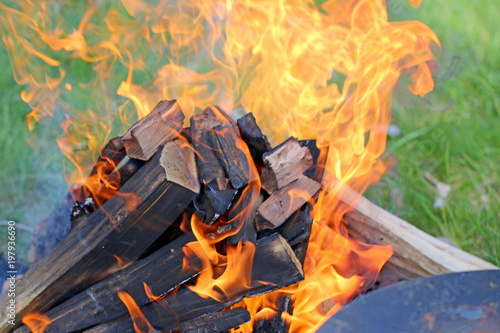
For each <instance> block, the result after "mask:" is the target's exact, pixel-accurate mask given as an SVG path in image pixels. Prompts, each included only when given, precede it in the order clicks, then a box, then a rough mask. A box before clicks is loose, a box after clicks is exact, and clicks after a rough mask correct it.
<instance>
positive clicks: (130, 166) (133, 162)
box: [110, 157, 146, 187]
mask: <svg viewBox="0 0 500 333" xmlns="http://www.w3.org/2000/svg"><path fill="white" fill-rule="evenodd" d="M144 163H146V162H145V161H142V160H138V159H135V158H130V157H126V159H125V160H124V161H123V164H122V163H120V164H122V165H118V166H117V170H115V171H113V173H112V174H111V175H110V178H111V177H112V176H114V175H115V174H117V175H116V176H117V177H119V179H120V187H122V186H123V185H125V183H126V182H128V180H129V179H130V178H132V176H133V175H135V173H136V172H137V171H139V169H140V168H142V166H143V165H144Z"/></svg>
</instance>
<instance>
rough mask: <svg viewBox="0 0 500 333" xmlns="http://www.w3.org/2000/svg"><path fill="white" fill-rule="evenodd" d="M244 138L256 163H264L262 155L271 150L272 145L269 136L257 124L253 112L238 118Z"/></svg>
mask: <svg viewBox="0 0 500 333" xmlns="http://www.w3.org/2000/svg"><path fill="white" fill-rule="evenodd" d="M237 124H238V127H239V128H240V132H241V136H242V138H243V140H245V142H246V143H247V144H248V148H249V149H250V154H252V157H253V159H254V160H255V162H256V163H259V164H260V163H262V155H263V154H264V153H267V152H268V151H270V150H271V145H270V144H269V141H268V140H267V136H265V135H264V133H262V130H261V129H260V128H259V126H258V125H257V122H256V121H255V117H254V116H253V114H252V113H251V112H250V113H247V114H246V115H244V116H243V117H241V118H240V119H238V120H237Z"/></svg>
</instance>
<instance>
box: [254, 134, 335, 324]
mask: <svg viewBox="0 0 500 333" xmlns="http://www.w3.org/2000/svg"><path fill="white" fill-rule="evenodd" d="M299 143H300V145H301V146H307V147H308V148H309V151H310V152H311V155H312V157H313V162H314V163H313V166H312V167H311V168H310V169H308V170H306V171H305V172H304V175H306V176H308V177H310V178H311V179H313V180H315V181H316V182H318V183H320V184H321V183H322V182H323V175H324V172H325V165H326V160H327V158H328V152H329V144H328V142H326V141H320V142H318V141H317V140H303V141H299ZM314 199H316V196H315V197H314ZM312 208H313V206H312V204H311V203H309V202H308V203H306V204H305V205H304V206H302V208H301V209H300V212H298V213H295V214H294V216H296V220H295V221H293V220H292V221H290V220H291V219H292V218H293V217H294V216H292V217H290V218H289V219H288V220H287V221H286V222H285V223H284V224H282V225H281V226H280V227H278V228H277V229H276V231H278V232H280V234H281V235H282V236H283V237H285V239H287V241H288V243H289V244H290V245H292V246H293V252H294V253H295V255H296V256H297V259H298V260H299V261H300V263H301V264H302V265H304V261H305V259H306V254H307V249H308V247H309V236H310V234H311V229H312V224H313V217H312V215H311V212H312ZM266 231H267V230H265V231H264V232H266ZM276 305H277V306H276V314H275V315H274V316H273V317H272V318H270V319H267V320H259V321H257V322H255V323H254V325H253V331H254V332H255V333H266V332H288V331H289V326H288V323H287V322H286V321H285V320H284V319H283V316H282V315H283V313H284V312H286V313H288V314H289V315H292V314H293V303H292V301H291V294H283V295H281V296H280V297H277V300H276Z"/></svg>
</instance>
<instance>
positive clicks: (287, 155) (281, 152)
mask: <svg viewBox="0 0 500 333" xmlns="http://www.w3.org/2000/svg"><path fill="white" fill-rule="evenodd" d="M262 158H263V160H264V165H265V167H264V168H263V169H262V170H261V174H260V177H261V180H262V188H264V189H265V190H266V191H267V192H268V193H272V192H274V191H277V190H279V189H281V188H283V187H284V186H285V185H288V184H290V183H291V182H292V181H294V180H296V179H297V178H299V176H300V175H301V174H302V173H304V171H306V170H307V169H309V168H310V167H312V166H313V164H314V163H313V159H312V155H311V152H310V151H309V148H308V147H301V145H300V144H299V141H298V140H297V139H296V138H294V137H291V138H289V139H288V140H286V141H285V142H283V143H282V144H281V145H279V146H278V147H276V148H274V149H273V150H271V151H270V152H267V153H265V154H264V155H263V156H262Z"/></svg>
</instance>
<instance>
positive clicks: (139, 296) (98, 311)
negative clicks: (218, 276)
mask: <svg viewBox="0 0 500 333" xmlns="http://www.w3.org/2000/svg"><path fill="white" fill-rule="evenodd" d="M179 110H180V109H179ZM179 112H181V111H178V110H177V104H175V103H174V102H160V103H159V104H158V106H157V107H156V108H155V110H153V113H152V115H150V116H147V117H146V118H144V119H143V120H141V121H139V122H138V123H136V124H135V125H134V126H133V127H132V128H131V129H130V130H129V132H127V134H126V135H125V136H124V137H122V139H121V141H122V142H123V143H124V146H125V147H126V148H127V154H128V155H129V156H128V157H125V158H123V155H124V152H123V148H120V147H118V150H119V149H122V150H121V151H120V150H119V151H120V154H121V155H120V157H121V158H122V160H121V161H119V159H116V161H115V160H114V159H113V160H112V161H113V165H114V167H113V168H111V167H109V168H107V169H106V177H107V178H106V180H108V179H110V178H111V179H115V180H116V183H117V184H116V185H117V186H116V189H115V190H116V191H117V192H116V194H115V195H114V196H112V197H111V198H110V199H109V200H107V198H106V199H104V200H102V201H101V204H100V205H97V207H96V208H97V210H96V211H94V212H91V213H90V214H86V215H84V216H82V217H81V218H79V219H78V220H77V221H75V224H74V226H73V228H72V230H71V232H70V233H69V235H68V236H67V237H66V238H65V239H64V240H63V241H62V242H61V243H60V244H59V245H58V246H57V247H56V248H55V249H54V250H53V251H52V252H51V253H49V254H48V255H47V256H46V257H44V258H43V259H42V260H41V261H40V262H39V263H38V264H37V265H36V266H34V267H33V268H32V269H31V270H30V271H29V272H28V273H27V274H26V275H25V276H24V281H23V282H21V283H20V286H21V287H20V289H21V290H22V291H21V293H20V294H19V297H20V299H21V300H22V301H23V302H22V303H21V304H24V305H23V306H22V307H20V308H19V309H18V311H19V314H18V315H19V317H22V316H23V314H24V313H28V312H30V313H31V312H39V313H43V312H44V313H46V315H47V316H48V317H49V318H50V319H51V320H52V323H51V325H50V327H49V329H50V330H56V331H57V330H59V331H68V332H69V331H74V330H81V329H85V328H87V327H90V326H94V325H100V326H96V328H95V329H96V330H97V329H99V327H105V330H106V331H107V330H108V329H110V327H114V326H109V325H115V324H112V323H109V324H106V323H107V322H110V321H111V322H113V320H115V321H117V322H122V323H121V324H119V325H118V326H117V327H120V328H119V329H117V330H119V331H121V330H122V329H123V328H124V327H128V326H127V325H129V323H130V320H129V316H128V312H127V307H126V306H125V304H123V302H122V298H121V297H120V298H118V297H117V294H116V293H117V292H118V291H120V292H125V293H127V294H128V295H130V296H131V297H132V298H133V299H134V302H135V305H136V306H137V307H141V310H142V311H143V312H144V314H145V315H146V317H147V318H148V319H149V320H150V321H151V323H152V325H153V326H154V327H157V328H159V329H164V328H166V327H172V325H174V324H175V323H176V322H177V321H175V320H174V318H176V317H178V316H181V318H180V319H181V322H184V321H190V322H191V320H193V318H195V317H197V316H199V315H204V314H206V313H213V312H217V311H221V310H222V309H223V308H224V307H228V306H230V305H232V304H234V303H236V302H238V301H239V300H241V298H242V297H250V296H252V295H257V294H261V293H266V292H269V291H272V290H275V289H278V288H280V287H284V286H288V285H290V284H293V283H296V282H298V281H300V280H301V279H302V278H303V273H302V265H301V261H303V259H302V260H298V259H297V258H296V256H295V254H294V252H293V251H292V249H291V248H290V245H289V243H288V242H287V241H290V244H292V245H295V244H298V243H300V241H302V240H304V239H306V238H307V237H308V235H309V232H310V223H311V221H312V220H311V219H310V214H309V211H307V212H306V211H305V210H303V209H302V210H301V209H300V208H301V206H303V205H304V203H305V202H306V201H307V200H310V199H312V197H313V196H314V195H315V194H316V193H317V191H318V190H319V187H320V185H319V183H316V182H315V181H313V180H311V179H309V178H308V177H306V176H300V174H301V173H303V172H305V171H307V170H308V169H313V168H315V166H314V165H313V164H314V161H313V159H314V157H315V158H316V160H317V159H318V156H312V155H311V153H310V151H309V150H310V148H309V147H311V148H312V147H313V146H314V147H315V145H314V143H312V144H311V145H309V146H307V145H303V144H302V143H301V145H299V143H298V141H297V140H289V141H293V144H294V149H296V150H298V151H299V153H298V155H300V156H303V157H304V156H305V159H304V160H305V161H306V162H305V163H302V164H301V165H302V166H300V167H298V168H299V170H300V171H298V172H295V171H293V172H292V171H291V169H290V171H291V172H292V173H293V174H294V176H293V177H290V176H286V177H285V179H287V180H285V181H284V182H283V181H280V185H282V184H284V183H285V182H287V181H288V182H290V184H285V186H284V187H282V188H281V189H279V190H278V191H275V193H273V194H272V196H271V197H270V198H268V199H267V200H265V201H264V198H265V196H266V194H265V192H262V193H259V192H260V187H259V186H258V184H259V182H257V180H258V178H259V176H258V172H257V168H256V166H255V161H257V163H259V165H262V163H263V155H264V154H265V153H266V152H269V151H271V147H270V145H269V143H268V142H267V138H266V137H265V135H264V134H263V133H262V131H260V129H259V128H258V126H257V125H256V123H255V119H254V118H253V116H252V115H250V116H249V115H247V116H245V117H244V118H242V119H240V120H239V121H238V123H239V124H241V126H242V127H239V126H238V125H237V122H234V121H233V120H231V119H230V118H229V116H228V115H227V114H225V113H224V112H223V111H222V110H221V109H219V108H215V107H212V108H207V109H206V110H205V111H204V113H203V114H201V115H195V116H193V117H192V118H191V129H190V130H186V129H185V130H182V131H179V130H178V127H179V126H178V123H179V122H180V121H181V120H182V119H183V116H179ZM167 115H171V117H172V119H170V120H169V121H166V120H165V119H164V118H163V116H167ZM160 118H161V119H160ZM167 118H168V117H167ZM159 122H160V123H161V126H160V125H159V124H157V123H159ZM155 126H160V127H161V128H162V130H158V131H159V133H156V132H155V131H152V132H150V134H149V135H150V136H155V135H158V136H162V137H163V138H162V139H161V140H160V139H157V138H148V137H147V135H146V134H145V133H147V131H146V128H156V127H155ZM143 127H144V128H143ZM168 128H170V129H168ZM174 131H175V133H176V135H175V136H174V135H173V133H174ZM179 132H180V133H182V134H185V135H186V136H188V138H186V139H185V138H183V136H182V135H180V134H179ZM240 133H241V134H240ZM188 140H189V141H191V142H192V146H191V144H190V143H189V142H188ZM165 141H166V142H165ZM160 142H161V144H160ZM111 143H113V144H115V143H118V146H120V141H119V140H116V139H114V140H113V141H111V142H110V144H111ZM108 145H109V144H108ZM248 145H250V147H252V148H251V149H250V148H249V146H248ZM287 145H289V143H285V144H284V145H281V146H280V147H283V146H287ZM155 146H159V147H160V149H159V151H158V152H156V153H155V154H154V155H153V156H152V157H151V159H150V160H148V161H147V162H143V161H141V160H139V159H136V158H131V157H139V158H142V159H144V158H146V157H147V156H149V154H150V153H151V152H152V151H153V150H155V149H157V148H158V147H156V148H154V147H155ZM250 150H251V151H250ZM280 151H281V150H280ZM138 152H140V153H138ZM271 152H272V151H271ZM139 155H140V156H139ZM298 155H297V154H289V156H288V159H287V158H286V157H284V156H283V155H282V157H281V160H282V162H284V163H285V164H287V165H293V164H294V163H293V162H292V161H290V160H289V159H294V158H295V157H297V156H298ZM270 156H271V159H272V156H273V155H270ZM105 160H106V161H108V160H107V159H105ZM254 160H255V161H254ZM264 163H265V162H264ZM270 165H271V164H269V163H268V166H270ZM108 169H109V170H108ZM278 169H279V168H278ZM278 169H277V170H278ZM309 171H310V170H309ZM120 172H121V174H120ZM280 172H281V171H280V170H278V171H277V175H278V176H279V177H281V176H280ZM122 175H123V176H124V177H122ZM127 178H128V179H127ZM124 180H125V181H124ZM100 181H103V180H100ZM200 183H201V184H202V186H200ZM287 186H288V187H287ZM231 187H233V188H231ZM302 187H303V188H302ZM202 189H203V190H202ZM288 191H291V192H290V193H287V192H288ZM297 193H299V195H298V196H297V195H296V194H297ZM196 196H197V198H196V199H195V197H196ZM287 196H288V198H290V199H288V200H289V204H290V205H289V207H288V209H287V210H286V212H282V213H283V216H282V217H279V218H278V222H276V221H275V222H276V225H278V224H280V223H283V222H284V221H285V220H287V221H286V223H285V224H284V226H283V227H282V228H278V229H276V231H277V232H278V233H275V234H271V233H270V232H268V233H261V234H259V235H258V234H257V226H258V223H259V222H258V219H259V217H258V216H257V215H259V214H258V213H257V211H258V210H259V209H261V212H262V213H263V216H265V217H266V216H267V215H266V213H265V212H267V211H268V209H269V208H266V207H269V205H270V203H272V202H273V200H280V198H285V199H284V200H287V199H286V197H287ZM292 196H293V200H292ZM275 198H278V199H275ZM194 199H195V200H194ZM266 202H267V204H266ZM190 204H191V207H192V208H190V211H191V212H192V213H194V214H195V215H196V216H198V217H199V219H200V220H202V221H204V222H205V223H206V224H207V225H211V224H214V225H213V228H216V230H217V231H216V232H217V233H218V236H216V237H221V239H223V238H224V237H223V235H224V234H225V233H227V234H228V235H229V236H228V237H227V239H226V240H225V241H224V243H223V244H225V245H223V246H229V247H230V246H237V245H238V244H241V243H246V242H252V243H255V244H256V250H255V258H256V260H254V262H253V265H252V267H251V273H252V275H251V276H252V281H253V282H252V283H251V285H249V286H248V288H235V290H233V291H231V293H229V294H227V295H226V296H225V297H226V298H225V300H224V301H221V300H220V299H219V300H216V299H211V298H208V299H206V298H203V297H201V296H199V295H198V294H197V293H196V292H193V291H191V290H190V289H189V288H187V287H185V286H181V287H180V289H178V291H177V292H176V293H175V294H173V293H172V292H171V293H168V294H166V296H165V299H164V300H163V301H160V300H157V301H155V302H153V303H151V304H148V303H149V302H151V298H150V297H151V295H152V293H154V294H158V295H164V294H165V293H167V292H169V291H170V290H171V289H172V288H175V287H176V286H179V285H180V284H182V283H184V282H186V281H189V280H191V279H193V278H194V277H195V276H197V275H198V274H200V272H202V271H203V269H204V268H202V266H201V265H200V264H199V263H198V264H197V263H196V258H194V259H193V258H191V259H190V258H188V257H186V255H185V253H184V252H183V249H184V248H185V247H186V246H187V244H188V243H190V242H193V241H194V239H193V236H192V235H189V234H186V235H183V236H181V237H180V238H178V239H177V240H174V241H173V242H171V243H169V242H170V240H169V239H171V238H172V237H165V239H168V240H167V241H166V242H167V243H166V244H165V243H161V242H165V240H162V241H161V242H160V243H156V244H155V245H154V247H152V245H153V244H154V243H155V240H156V239H157V238H158V237H159V236H160V235H161V234H162V232H163V231H165V230H166V229H167V228H169V227H170V226H172V225H173V224H174V223H175V221H176V220H177V219H178V218H179V216H180V215H181V213H182V212H183V211H185V210H186V208H187V207H188V205H190ZM200 213H201V215H200ZM188 215H189V214H188ZM292 215H293V216H292ZM219 219H220V220H219ZM281 219H282V221H281ZM226 220H227V222H225V221H226ZM188 229H189V228H188ZM214 230H215V229H214ZM280 234H282V235H283V237H285V238H283V237H282V236H280ZM83 235H84V236H85V237H84V238H83V239H82V236H83ZM172 235H174V236H173V237H175V232H174V233H173V234H172ZM163 238H164V237H163V236H162V239H163ZM151 249H152V250H151ZM155 249H156V252H154V251H155ZM152 251H153V252H152ZM145 252H147V254H148V256H147V257H145V258H143V259H141V260H138V261H136V260H137V259H138V258H139V257H140V256H141V255H142V254H143V253H145ZM299 252H300V251H299ZM160 260H161V261H160ZM54 265H55V266H59V267H61V269H60V270H58V271H56V273H55V274H52V275H50V272H52V269H51V267H54ZM185 265H188V267H191V268H192V267H198V268H196V269H189V268H186V267H185ZM217 267H218V266H214V270H219V271H220V270H224V266H221V267H220V268H217ZM270 267H271V268H270ZM285 272H286V273H285ZM40 274H41V275H40ZM40 276H42V277H44V278H43V279H40ZM35 280H36V281H35ZM193 281H196V279H195V280H193ZM23 283H24V284H25V285H26V286H29V287H27V288H24V287H23ZM144 283H145V285H146V286H147V287H146V289H145V285H144ZM85 288H87V289H85ZM148 290H149V294H150V295H148ZM69 295H74V296H72V297H70V298H69V299H68V296H69ZM167 301H168V304H170V308H171V309H173V310H174V312H175V313H176V314H177V315H174V316H172V315H170V316H169V315H168V314H164V315H162V316H161V317H158V316H156V317H155V313H156V312H157V310H158V309H157V306H156V303H158V302H167ZM56 303H60V304H59V305H57V306H56V307H53V305H56ZM186 304H190V306H189V309H191V310H189V311H187V308H186ZM193 304H194V305H193ZM197 304H198V305H197ZM191 305H193V306H191ZM169 313H170V314H172V312H169ZM121 316H124V318H123V319H119V318H120V317H121ZM218 316H226V314H223V315H218ZM236 317H238V316H236ZM169 318H170V319H169ZM231 318H232V317H231ZM240 319H241V318H240ZM231 320H232V321H233V319H231ZM124 322H125V323H126V324H125V326H123V325H124V324H123V323H124ZM191 323H192V322H191ZM102 325H104V326H102ZM186 325H187V324H186ZM181 327H182V324H181ZM186 327H188V326H186ZM23 331H26V328H20V329H18V332H23Z"/></svg>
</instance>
